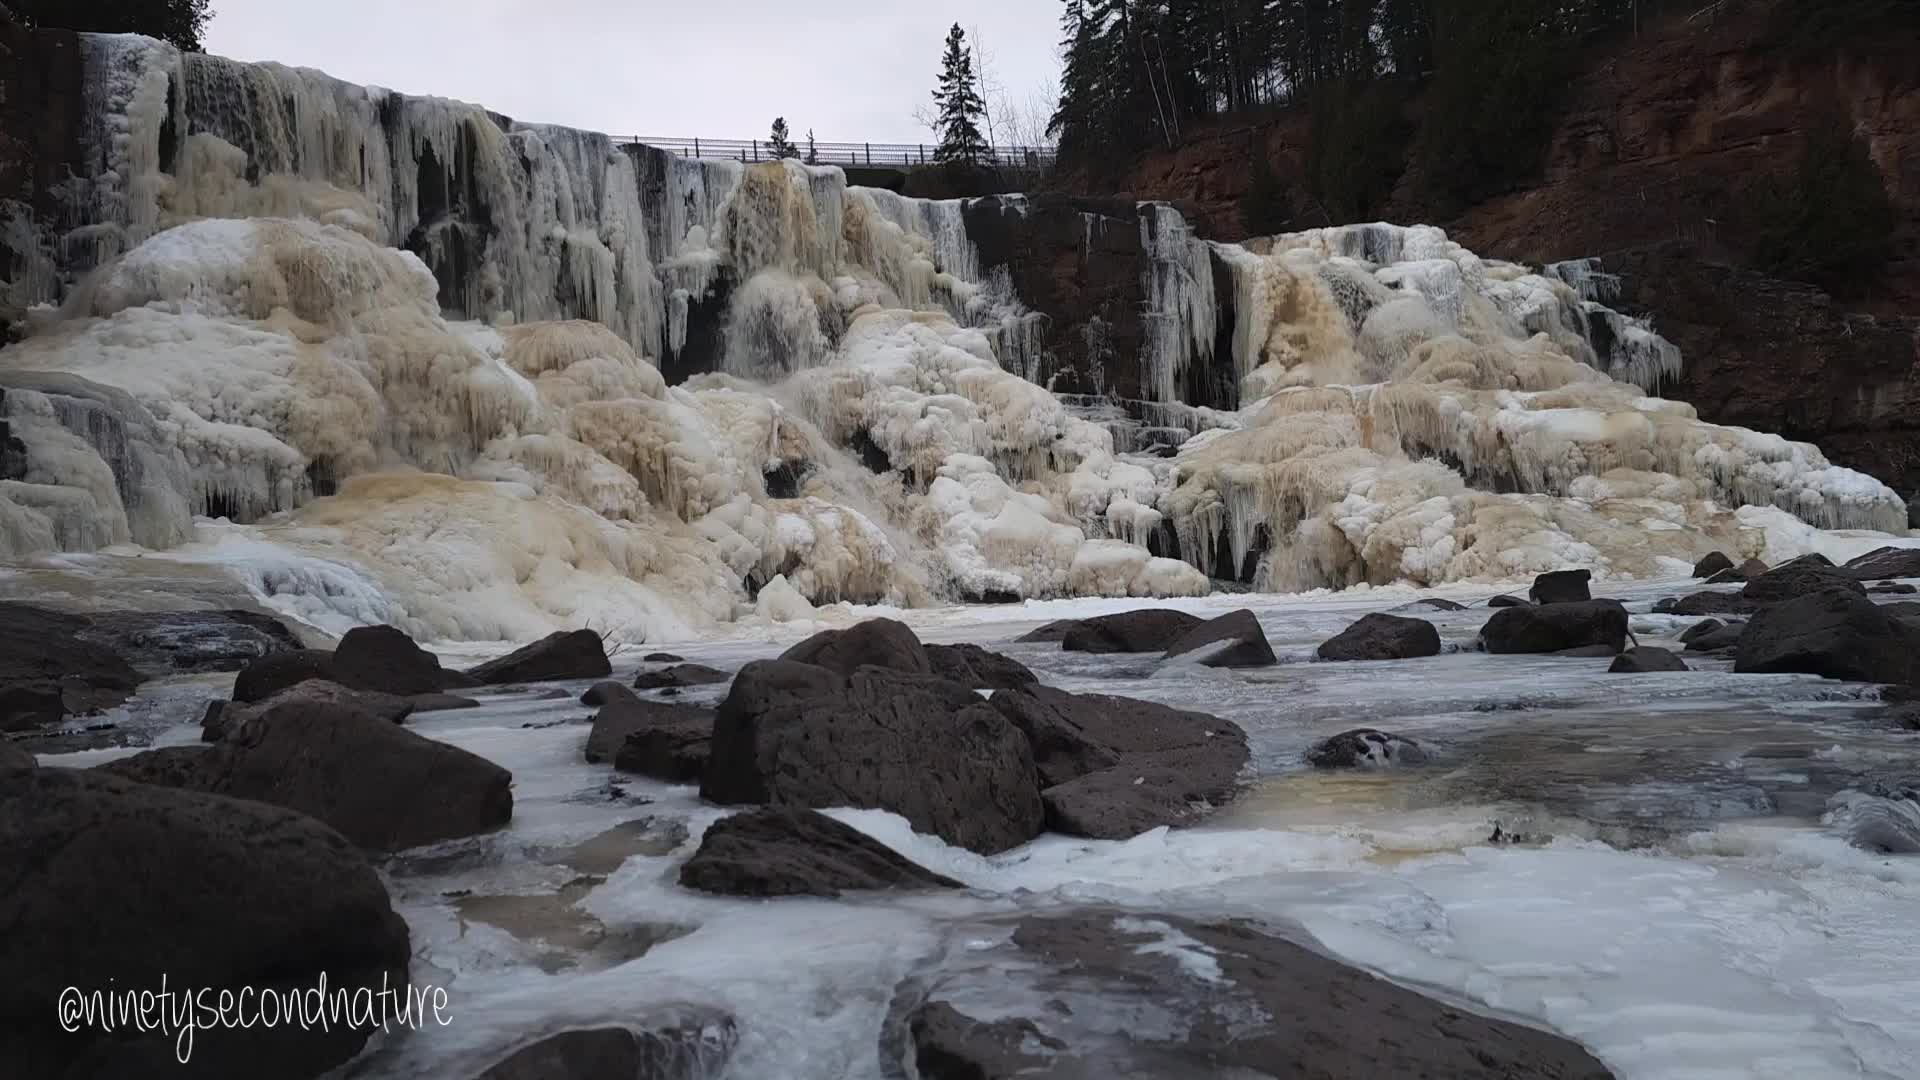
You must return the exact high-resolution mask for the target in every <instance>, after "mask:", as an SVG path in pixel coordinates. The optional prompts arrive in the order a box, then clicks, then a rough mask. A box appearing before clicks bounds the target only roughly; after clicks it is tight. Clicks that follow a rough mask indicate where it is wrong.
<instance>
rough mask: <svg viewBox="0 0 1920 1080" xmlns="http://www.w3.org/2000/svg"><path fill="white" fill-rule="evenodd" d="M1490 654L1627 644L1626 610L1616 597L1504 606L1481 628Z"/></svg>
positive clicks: (1616, 649)
mask: <svg viewBox="0 0 1920 1080" xmlns="http://www.w3.org/2000/svg"><path fill="white" fill-rule="evenodd" d="M1480 637H1481V639H1482V640H1484V641H1485V642H1486V644H1487V651H1488V652H1492V653H1557V652H1561V651H1563V650H1566V649H1580V648H1589V647H1593V646H1601V647H1604V648H1607V649H1610V650H1612V651H1613V652H1616V653H1617V652H1619V651H1620V650H1621V649H1623V648H1625V647H1626V637H1627V609H1626V608H1625V607H1623V606H1621V604H1620V603H1619V601H1616V600H1587V601H1583V602H1570V603H1561V604H1542V605H1536V606H1531V607H1517V608H1503V609H1502V610H1500V611H1498V612H1495V613H1494V616H1493V618H1491V619H1488V620H1487V625H1486V626H1484V627H1482V628H1481V630H1480Z"/></svg>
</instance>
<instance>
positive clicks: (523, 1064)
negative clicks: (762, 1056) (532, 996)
mask: <svg viewBox="0 0 1920 1080" xmlns="http://www.w3.org/2000/svg"><path fill="white" fill-rule="evenodd" d="M676 1011H680V1010H676ZM738 1038H739V1035H738V1032H737V1031H736V1029H735V1026H734V1022H733V1018H732V1017H730V1016H727V1015H725V1014H723V1013H720V1012H717V1011H708V1010H704V1009H687V1010H685V1011H684V1015H681V1016H678V1017H675V1018H674V1019H673V1020H672V1021H670V1022H668V1023H664V1024H659V1025H656V1026H652V1027H643V1028H628V1027H603V1028H576V1029H574V1030H572V1031H562V1032H558V1033H556V1034H553V1035H548V1036H546V1037H545V1038H542V1039H539V1040H536V1041H535V1042H532V1043H529V1044H528V1045H526V1046H523V1047H521V1048H520V1049H518V1050H516V1051H514V1052H513V1053H512V1054H509V1055H508V1056H507V1057H505V1058H502V1059H501V1060H500V1061H498V1062H495V1063H494V1064H493V1065H492V1066H490V1067H488V1068H487V1070H486V1071H485V1072H482V1073H480V1074H479V1075H478V1076H476V1077H474V1080H705V1078H706V1077H710V1076H718V1075H720V1073H721V1072H722V1070H723V1069H724V1068H725V1066H726V1063H727V1059H728V1057H730V1056H731V1055H732V1053H733V1047H734V1043H735V1042H736V1041H738Z"/></svg>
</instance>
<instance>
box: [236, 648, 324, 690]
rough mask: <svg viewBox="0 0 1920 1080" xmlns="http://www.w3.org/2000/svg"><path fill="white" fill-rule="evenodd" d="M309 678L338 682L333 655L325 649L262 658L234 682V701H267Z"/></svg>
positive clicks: (277, 654)
mask: <svg viewBox="0 0 1920 1080" xmlns="http://www.w3.org/2000/svg"><path fill="white" fill-rule="evenodd" d="M308 679H320V680H323V681H325V682H330V683H337V682H339V681H340V680H339V679H338V678H337V677H336V675H335V672H334V670H333V654H332V653H330V652H327V651H326V650H325V649H301V650H299V651H297V652H286V653H276V654H274V655H272V656H267V657H262V658H261V659H259V660H255V661H254V662H253V663H251V664H248V665H247V666H246V667H244V668H241V669H240V674H239V675H237V676H235V677H234V680H233V700H235V701H239V702H251V701H265V700H266V699H268V698H270V697H272V696H273V695H275V694H277V693H279V692H280V691H282V690H286V689H288V688H290V687H295V686H298V685H300V684H301V683H303V682H306V681H307V680H308Z"/></svg>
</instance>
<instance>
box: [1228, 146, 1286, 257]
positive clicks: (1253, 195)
mask: <svg viewBox="0 0 1920 1080" xmlns="http://www.w3.org/2000/svg"><path fill="white" fill-rule="evenodd" d="M1251 157H1252V158H1253V179H1252V181H1251V182H1250V183H1249V184H1248V186H1247V193H1246V195H1244V196H1242V197H1241V199H1240V220H1241V224H1242V226H1243V228H1242V230H1241V231H1242V232H1244V233H1245V234H1246V235H1247V236H1273V235H1275V234H1277V233H1283V232H1286V231H1287V230H1288V229H1289V228H1291V227H1292V225H1293V193H1292V192H1291V191H1289V190H1287V185H1286V182H1285V181H1283V180H1281V179H1280V174H1279V173H1277V172H1275V171H1274V169H1273V163H1272V162H1271V161H1268V160H1267V153H1266V147H1264V146H1258V145H1256V146H1255V147H1254V148H1253V150H1252V153H1251Z"/></svg>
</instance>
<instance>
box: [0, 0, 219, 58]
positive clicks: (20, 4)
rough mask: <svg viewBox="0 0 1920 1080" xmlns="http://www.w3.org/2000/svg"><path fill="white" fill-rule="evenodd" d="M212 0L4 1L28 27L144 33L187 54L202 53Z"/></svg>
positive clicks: (0, 4) (109, 32) (211, 12)
mask: <svg viewBox="0 0 1920 1080" xmlns="http://www.w3.org/2000/svg"><path fill="white" fill-rule="evenodd" d="M209 2H210V0H5V2H4V3H0V7H6V8H9V9H11V10H12V12H13V14H14V15H15V16H16V17H18V18H19V19H20V20H21V21H22V22H24V23H26V25H28V26H30V27H32V26H44V27H57V28H59V29H62V30H80V31H84V32H88V33H96V34H145V35H147V36H148V37H156V38H159V39H160V40H162V41H165V42H168V43H169V44H172V45H173V46H174V47H176V48H179V49H181V50H183V51H185V52H201V51H203V50H202V47H201V44H200V35H201V34H202V33H204V32H205V31H206V28H207V20H208V19H210V18H212V17H213V11H212V9H211V8H210V7H209Z"/></svg>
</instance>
